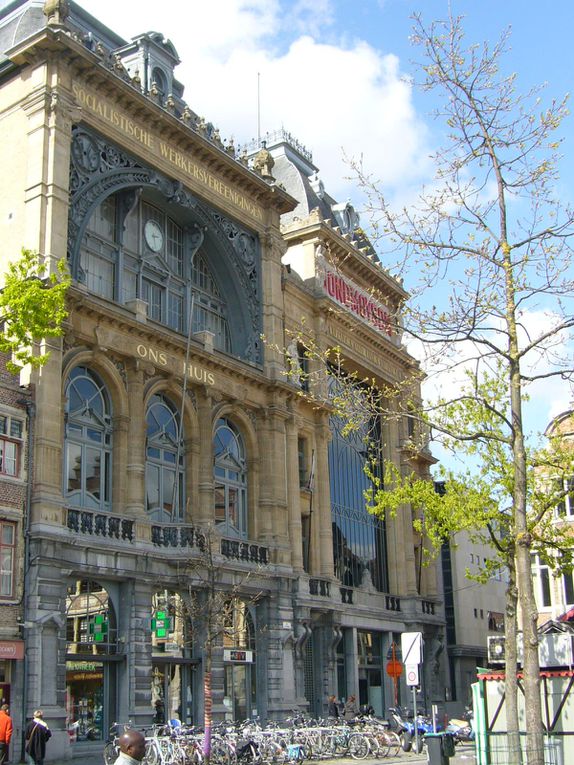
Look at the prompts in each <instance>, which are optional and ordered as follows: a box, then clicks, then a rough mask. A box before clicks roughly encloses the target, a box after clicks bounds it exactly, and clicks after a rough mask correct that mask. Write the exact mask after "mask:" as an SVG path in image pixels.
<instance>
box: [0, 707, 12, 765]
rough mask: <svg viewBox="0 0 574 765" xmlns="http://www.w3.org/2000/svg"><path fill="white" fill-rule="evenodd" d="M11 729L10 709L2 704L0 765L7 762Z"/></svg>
mask: <svg viewBox="0 0 574 765" xmlns="http://www.w3.org/2000/svg"><path fill="white" fill-rule="evenodd" d="M12 729H13V726H12V718H11V717H10V707H9V706H8V704H2V706H1V707H0V765H4V763H5V762H8V747H9V746H10V739H11V738H12Z"/></svg>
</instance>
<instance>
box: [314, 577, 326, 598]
mask: <svg viewBox="0 0 574 765" xmlns="http://www.w3.org/2000/svg"><path fill="white" fill-rule="evenodd" d="M309 594H310V595H321V596H322V597H324V598H330V597H331V582H329V581H328V580H327V579H309Z"/></svg>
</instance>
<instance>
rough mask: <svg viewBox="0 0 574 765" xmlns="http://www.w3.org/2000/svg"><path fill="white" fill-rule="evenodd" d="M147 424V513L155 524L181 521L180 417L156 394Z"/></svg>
mask: <svg viewBox="0 0 574 765" xmlns="http://www.w3.org/2000/svg"><path fill="white" fill-rule="evenodd" d="M146 423H147V436H146V474H145V485H146V510H147V512H148V513H149V515H150V517H151V518H152V519H153V520H156V521H162V522H164V523H170V522H176V521H180V520H181V519H182V517H183V507H184V480H183V478H184V469H183V448H182V443H181V441H180V431H179V416H178V414H177V412H176V411H175V408H174V406H173V405H172V403H171V402H170V401H168V400H167V399H166V398H165V397H164V396H161V395H155V396H153V397H152V399H151V401H150V403H149V406H148V410H147V416H146Z"/></svg>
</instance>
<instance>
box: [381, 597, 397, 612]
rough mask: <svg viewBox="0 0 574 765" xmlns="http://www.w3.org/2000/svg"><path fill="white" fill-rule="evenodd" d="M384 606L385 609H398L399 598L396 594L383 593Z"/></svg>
mask: <svg viewBox="0 0 574 765" xmlns="http://www.w3.org/2000/svg"><path fill="white" fill-rule="evenodd" d="M385 607H386V609H387V611H400V610H401V599H400V598H397V596H396V595H385Z"/></svg>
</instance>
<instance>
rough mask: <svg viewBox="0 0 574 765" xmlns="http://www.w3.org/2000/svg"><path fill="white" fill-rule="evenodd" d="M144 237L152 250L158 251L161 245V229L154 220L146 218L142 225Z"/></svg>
mask: <svg viewBox="0 0 574 765" xmlns="http://www.w3.org/2000/svg"><path fill="white" fill-rule="evenodd" d="M144 237H145V241H146V244H147V246H148V247H149V248H150V250H151V251H152V252H159V251H160V250H161V248H162V247H163V231H162V230H161V227H160V225H159V224H158V223H156V222H155V220H148V221H147V222H146V224H145V226H144Z"/></svg>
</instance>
